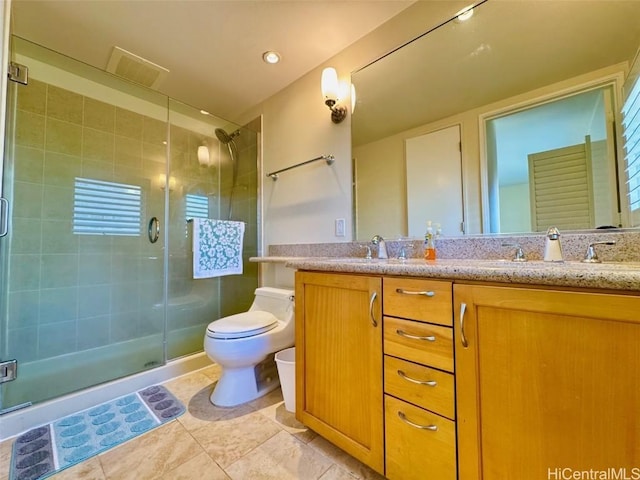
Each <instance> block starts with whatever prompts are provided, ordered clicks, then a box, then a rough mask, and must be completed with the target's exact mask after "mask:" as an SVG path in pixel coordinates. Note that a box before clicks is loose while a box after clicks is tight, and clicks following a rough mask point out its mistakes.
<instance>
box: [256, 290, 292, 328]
mask: <svg viewBox="0 0 640 480" xmlns="http://www.w3.org/2000/svg"><path fill="white" fill-rule="evenodd" d="M293 298H294V291H293V290H285V289H283V288H273V287H260V288H256V290H255V298H254V299H253V304H252V305H251V308H250V309H249V310H262V311H265V312H271V313H273V314H274V315H275V316H276V318H278V319H279V320H284V321H288V320H290V319H291V318H293V307H294V304H293Z"/></svg>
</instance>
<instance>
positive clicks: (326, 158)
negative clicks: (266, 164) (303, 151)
mask: <svg viewBox="0 0 640 480" xmlns="http://www.w3.org/2000/svg"><path fill="white" fill-rule="evenodd" d="M318 160H324V161H325V162H327V165H331V164H333V162H334V161H335V157H334V156H333V155H320V156H319V157H316V158H312V159H311V160H307V161H306V162H302V163H296V164H295V165H291V166H290V167H287V168H283V169H281V170H276V171H275V172H271V173H267V177H271V179H272V180H273V181H274V182H275V181H276V180H278V174H279V173H282V172H286V171H287V170H291V169H294V168H298V167H301V166H303V165H307V164H308V163H312V162H317V161H318Z"/></svg>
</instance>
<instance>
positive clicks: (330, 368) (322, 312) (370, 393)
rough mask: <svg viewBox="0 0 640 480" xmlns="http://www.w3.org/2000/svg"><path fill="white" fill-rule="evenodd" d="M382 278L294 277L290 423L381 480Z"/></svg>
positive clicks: (301, 274)
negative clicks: (292, 419)
mask: <svg viewBox="0 0 640 480" xmlns="http://www.w3.org/2000/svg"><path fill="white" fill-rule="evenodd" d="M381 302H382V279H381V278H380V277H369V276H360V275H344V274H333V273H331V274H325V273H315V272H304V271H298V272H296V307H295V309H296V312H295V313H296V418H297V419H298V420H299V421H300V422H302V423H304V424H305V425H307V426H308V427H309V428H311V429H312V430H314V431H316V432H317V433H319V434H320V435H322V436H323V437H324V438H326V439H327V440H329V441H330V442H332V443H333V444H335V445H337V446H338V447H340V448H342V449H343V450H344V451H346V452H348V453H349V454H351V455H352V456H353V457H355V458H357V459H358V460H360V461H361V462H363V463H364V464H366V465H368V466H369V467H371V468H372V469H374V470H375V471H377V472H379V473H381V474H384V425H383V418H384V413H383V404H382V315H381Z"/></svg>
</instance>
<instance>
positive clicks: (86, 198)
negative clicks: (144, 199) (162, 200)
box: [73, 177, 142, 236]
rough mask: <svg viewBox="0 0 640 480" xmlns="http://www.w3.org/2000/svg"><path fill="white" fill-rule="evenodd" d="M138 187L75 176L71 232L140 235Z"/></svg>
mask: <svg viewBox="0 0 640 480" xmlns="http://www.w3.org/2000/svg"><path fill="white" fill-rule="evenodd" d="M141 193H142V189H141V187H140V186H139V185H127V184H123V183H114V182H104V181H101V180H94V179H90V178H80V177H76V179H75V186H74V199H73V233H75V234H85V235H125V236H140V210H141V206H140V205H141Z"/></svg>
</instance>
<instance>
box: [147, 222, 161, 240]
mask: <svg viewBox="0 0 640 480" xmlns="http://www.w3.org/2000/svg"><path fill="white" fill-rule="evenodd" d="M147 235H148V236H149V241H150V242H151V243H156V242H157V241H158V238H159V237H160V220H158V217H151V220H149V227H148V228H147Z"/></svg>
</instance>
